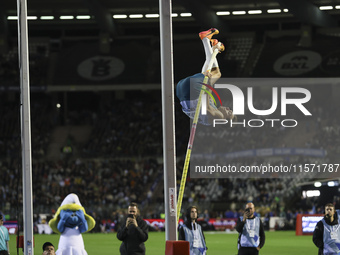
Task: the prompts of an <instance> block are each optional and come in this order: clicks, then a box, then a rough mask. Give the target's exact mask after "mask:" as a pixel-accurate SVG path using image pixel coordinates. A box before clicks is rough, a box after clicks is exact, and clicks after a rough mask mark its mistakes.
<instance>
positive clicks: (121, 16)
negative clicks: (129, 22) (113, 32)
mask: <svg viewBox="0 0 340 255" xmlns="http://www.w3.org/2000/svg"><path fill="white" fill-rule="evenodd" d="M112 17H113V18H114V19H126V18H127V15H126V14H115V15H113V16H112Z"/></svg>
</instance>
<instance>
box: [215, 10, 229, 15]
mask: <svg viewBox="0 0 340 255" xmlns="http://www.w3.org/2000/svg"><path fill="white" fill-rule="evenodd" d="M216 15H217V16H226V15H230V12H228V11H224V12H216Z"/></svg>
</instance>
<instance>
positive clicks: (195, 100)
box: [176, 28, 234, 222]
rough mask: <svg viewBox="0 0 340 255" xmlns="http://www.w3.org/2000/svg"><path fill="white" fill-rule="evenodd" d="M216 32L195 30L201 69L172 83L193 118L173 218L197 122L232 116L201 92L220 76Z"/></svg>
mask: <svg viewBox="0 0 340 255" xmlns="http://www.w3.org/2000/svg"><path fill="white" fill-rule="evenodd" d="M218 33H219V31H218V30H217V29H216V28H211V29H209V30H207V31H203V32H201V33H199V37H200V38H201V40H202V43H203V46H204V52H205V63H204V65H203V67H202V71H201V73H197V74H194V75H192V76H189V77H187V78H185V79H182V80H180V81H179V82H178V84H177V87H176V95H177V97H178V99H179V100H180V103H181V105H182V110H183V112H184V113H185V114H186V115H188V116H189V117H190V118H191V119H193V123H192V127H191V132H190V138H189V142H188V148H187V153H186V156H185V161H184V168H183V174H182V180H181V185H180V190H179V195H178V203H177V222H178V220H179V216H180V211H181V206H182V200H183V194H184V188H185V182H186V178H187V173H188V167H189V162H190V156H191V150H192V146H193V142H194V138H195V132H196V127H197V123H201V124H203V125H211V124H212V121H213V120H214V119H228V120H229V119H233V118H234V114H233V112H232V111H231V110H230V109H229V108H228V107H224V106H222V105H221V106H220V107H218V108H217V106H216V104H214V99H213V98H212V97H211V96H204V95H205V94H208V95H210V94H211V92H212V91H213V90H214V88H213V86H214V84H215V83H216V82H217V80H218V79H219V78H220V77H221V72H220V68H219V66H218V62H217V59H216V56H217V54H218V53H220V52H222V51H224V45H223V44H222V43H221V42H219V41H218V40H217V39H212V37H213V36H214V35H216V34H218ZM190 93H191V94H190ZM202 99H203V100H206V102H205V105H206V112H207V114H204V115H203V114H202V113H201V111H200V110H201V104H202Z"/></svg>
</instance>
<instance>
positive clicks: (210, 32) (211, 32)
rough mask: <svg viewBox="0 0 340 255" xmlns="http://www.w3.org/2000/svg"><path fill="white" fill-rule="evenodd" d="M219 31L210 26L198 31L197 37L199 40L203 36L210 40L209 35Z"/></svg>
mask: <svg viewBox="0 0 340 255" xmlns="http://www.w3.org/2000/svg"><path fill="white" fill-rule="evenodd" d="M219 32H220V31H218V30H217V29H216V28H210V29H209V30H207V31H202V32H201V33H199V37H200V38H201V40H203V38H206V37H207V38H208V39H209V40H211V37H212V36H213V35H217V34H218V33H219Z"/></svg>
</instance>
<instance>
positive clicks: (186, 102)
mask: <svg viewBox="0 0 340 255" xmlns="http://www.w3.org/2000/svg"><path fill="white" fill-rule="evenodd" d="M203 80H204V74H202V73H197V74H194V75H192V76H189V77H187V78H184V79H182V80H180V81H179V82H178V83H177V86H176V95H177V97H178V99H179V100H180V103H181V106H182V111H183V112H184V113H185V114H186V115H187V116H188V117H189V118H191V119H194V117H195V112H196V107H197V103H198V97H199V95H200V93H201V88H202V84H201V83H202V82H203ZM198 122H199V123H201V124H203V125H211V124H210V123H209V117H208V115H202V112H201V111H200V113H199V116H198Z"/></svg>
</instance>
